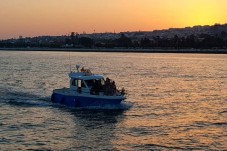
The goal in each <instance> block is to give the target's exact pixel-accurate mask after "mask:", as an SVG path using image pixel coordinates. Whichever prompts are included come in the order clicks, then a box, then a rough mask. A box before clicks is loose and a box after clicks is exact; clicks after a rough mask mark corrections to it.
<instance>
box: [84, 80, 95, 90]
mask: <svg viewBox="0 0 227 151" xmlns="http://www.w3.org/2000/svg"><path fill="white" fill-rule="evenodd" d="M85 82H86V84H87V86H88V87H89V88H90V87H92V86H93V85H94V80H85Z"/></svg>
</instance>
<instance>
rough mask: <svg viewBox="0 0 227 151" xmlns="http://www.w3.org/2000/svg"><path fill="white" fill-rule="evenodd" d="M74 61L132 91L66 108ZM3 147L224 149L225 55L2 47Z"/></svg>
mask: <svg viewBox="0 0 227 151" xmlns="http://www.w3.org/2000/svg"><path fill="white" fill-rule="evenodd" d="M70 64H71V65H72V67H73V69H75V66H74V65H76V64H80V65H81V66H85V68H90V69H91V70H92V71H93V72H94V73H98V74H103V75H105V76H106V77H109V78H111V79H114V80H115V82H116V84H117V85H118V87H119V88H122V87H124V88H125V89H126V90H127V97H128V99H127V100H126V101H125V102H123V103H122V104H121V105H119V106H106V107H100V108H97V107H94V108H68V107H65V106H62V105H57V104H53V103H52V102H51V101H50V96H51V93H52V90H53V89H56V88H62V87H68V86H69V78H68V75H67V74H68V72H69V70H70ZM0 81H1V83H0V150H1V151H5V150H6V151H8V150H225V149H227V55H226V54H219V55H215V54H164V53H163V54H158V53H157V54H155V53H142V54H141V53H90V52H83V53H80V52H70V53H68V52H48V51H42V52H41V51H36V52H32V51H26V52H23V51H0Z"/></svg>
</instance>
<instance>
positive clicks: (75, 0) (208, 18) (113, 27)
mask: <svg viewBox="0 0 227 151" xmlns="http://www.w3.org/2000/svg"><path fill="white" fill-rule="evenodd" d="M0 7H1V9H0V39H5V38H14V37H16V38H17V37H18V36H19V35H22V36H24V37H26V36H39V35H66V34H69V33H70V32H72V31H74V32H78V33H82V32H87V33H93V32H114V31H115V32H121V31H139V30H141V31H151V30H155V29H167V28H171V27H186V26H194V25H213V24H215V23H221V24H223V23H227V13H226V8H227V0H0Z"/></svg>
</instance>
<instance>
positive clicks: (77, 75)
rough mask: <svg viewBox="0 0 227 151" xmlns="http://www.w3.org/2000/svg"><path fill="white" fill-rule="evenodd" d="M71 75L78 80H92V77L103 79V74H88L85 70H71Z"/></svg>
mask: <svg viewBox="0 0 227 151" xmlns="http://www.w3.org/2000/svg"><path fill="white" fill-rule="evenodd" d="M69 77H70V78H73V79H78V80H92V79H103V76H102V75H97V74H96V75H87V74H86V73H84V72H71V73H69Z"/></svg>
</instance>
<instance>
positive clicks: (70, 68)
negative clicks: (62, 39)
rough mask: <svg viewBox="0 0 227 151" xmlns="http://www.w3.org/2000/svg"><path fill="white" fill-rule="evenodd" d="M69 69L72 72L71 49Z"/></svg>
mask: <svg viewBox="0 0 227 151" xmlns="http://www.w3.org/2000/svg"><path fill="white" fill-rule="evenodd" d="M69 71H70V73H71V72H72V67H71V57H70V51H69Z"/></svg>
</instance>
